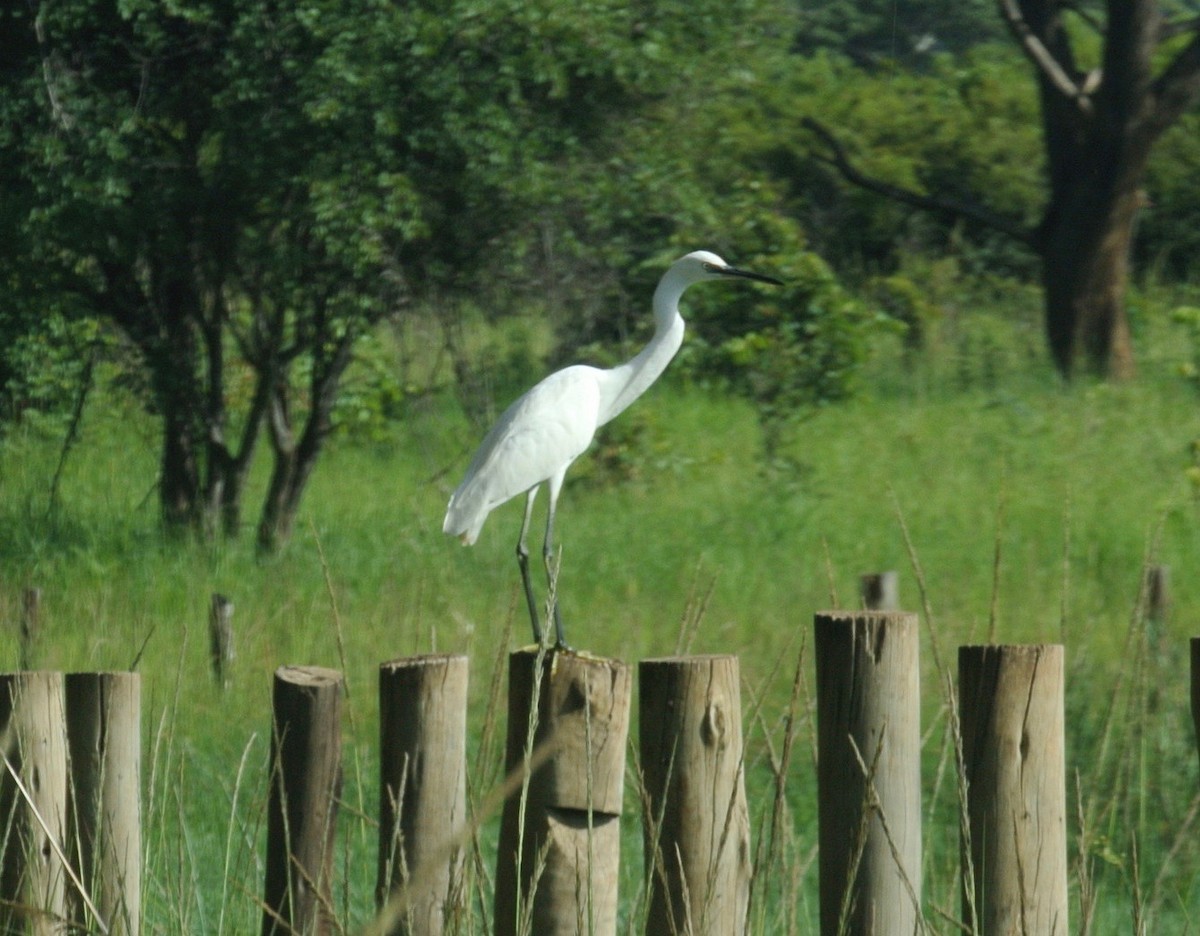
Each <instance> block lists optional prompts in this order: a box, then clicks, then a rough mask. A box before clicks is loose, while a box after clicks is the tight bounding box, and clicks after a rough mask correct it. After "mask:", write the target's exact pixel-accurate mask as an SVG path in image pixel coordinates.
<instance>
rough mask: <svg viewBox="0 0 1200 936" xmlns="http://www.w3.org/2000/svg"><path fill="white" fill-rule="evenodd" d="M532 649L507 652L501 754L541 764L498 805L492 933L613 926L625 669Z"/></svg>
mask: <svg viewBox="0 0 1200 936" xmlns="http://www.w3.org/2000/svg"><path fill="white" fill-rule="evenodd" d="M538 656H539V655H538V653H537V652H536V651H534V650H530V649H524V650H517V651H515V652H514V653H512V654H511V655H510V656H509V670H508V741H507V745H506V753H505V762H506V764H507V769H508V771H509V773H510V774H512V773H514V772H515V773H516V774H517V775H518V776H520V775H521V774H522V773H523V772H524V770H525V765H526V764H527V763H529V760H528V758H530V757H531V758H533V759H535V760H537V761H539V763H538V764H535V765H533V770H532V772H531V775H530V776H529V778H528V786H527V791H526V792H525V794H523V792H522V790H521V789H520V788H518V789H517V791H516V792H515V793H514V794H512V795H511V796H509V797H508V798H507V799H506V800H505V803H504V814H503V817H502V819H501V823H500V848H499V853H498V854H497V856H496V894H495V921H494V924H495V933H496V934H497V936H512V934H517V933H521V932H532V933H536V934H538V936H543V934H545V936H551V934H558V933H561V934H564V936H565V934H571V936H574V934H577V933H587V934H615V933H616V931H617V883H618V875H617V869H618V865H619V860H620V817H621V804H622V798H623V795H624V778H625V741H626V739H627V738H628V736H629V705H630V691H631V678H630V669H629V667H628V666H627V665H626V664H624V663H622V662H620V661H619V660H608V659H601V658H597V657H590V656H583V655H579V654H575V653H564V652H550V653H547V654H546V655H545V656H544V657H543V658H542V662H541V666H540V667H539V665H538ZM535 698H536V699H537V700H538V701H537V704H536V705H535V703H534V700H535ZM531 718H535V719H536V724H535V726H534V727H535V731H534V732H533V738H532V741H533V746H532V748H530V746H529V740H530V726H531V724H532V723H531ZM547 749H548V750H547ZM522 820H523V827H522ZM525 921H528V923H529V927H530V928H529V929H528V930H526V929H524V927H523V923H524V922H525Z"/></svg>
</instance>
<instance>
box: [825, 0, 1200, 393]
mask: <svg viewBox="0 0 1200 936" xmlns="http://www.w3.org/2000/svg"><path fill="white" fill-rule="evenodd" d="M1000 9H1001V12H1002V14H1003V17H1004V20H1005V22H1006V23H1007V25H1008V27H1009V29H1010V32H1011V33H1012V35H1013V37H1014V38H1015V39H1016V41H1017V42H1018V44H1019V46H1020V48H1021V49H1022V50H1023V52H1024V53H1025V55H1026V57H1027V58H1028V60H1029V62H1030V63H1031V65H1032V66H1033V69H1034V72H1035V74H1036V77H1037V85H1038V97H1039V101H1040V105H1041V123H1042V138H1043V147H1044V152H1045V171H1046V180H1047V190H1048V196H1047V198H1046V201H1045V203H1044V206H1043V209H1042V211H1041V214H1040V218H1039V220H1038V221H1037V223H1036V224H1034V225H1028V224H1026V223H1024V222H1023V220H1022V219H1020V218H1014V217H1012V216H1005V215H1003V214H1000V213H997V212H995V211H992V210H989V209H985V208H983V207H981V206H978V205H970V204H964V203H962V202H959V201H955V200H952V199H948V198H945V197H943V196H942V195H940V194H938V193H932V194H927V193H924V192H920V191H917V190H915V189H913V188H910V187H907V186H902V185H895V184H892V183H890V182H885V181H883V180H882V179H880V178H879V177H876V176H873V175H871V174H869V173H864V172H862V171H861V170H860V169H859V168H858V167H857V166H856V165H855V164H854V162H853V161H852V160H851V158H850V156H849V154H848V152H847V151H846V149H845V147H844V146H843V145H842V144H841V142H840V141H839V140H838V139H836V138H835V137H834V135H833V134H832V133H831V132H830V131H829V130H827V129H826V128H825V127H824V125H823V124H821V123H818V122H817V121H814V120H810V121H809V122H808V125H809V127H810V128H811V129H812V130H813V131H814V132H815V133H816V134H817V135H818V136H819V137H820V138H821V140H822V141H823V143H824V144H825V146H826V152H827V154H828V158H829V160H830V161H831V162H832V163H833V164H834V165H835V166H836V167H837V168H838V169H839V171H840V172H841V173H842V174H843V175H844V176H846V177H847V178H848V179H850V180H851V181H852V182H855V183H856V184H858V185H861V186H864V187H866V188H869V189H872V190H874V191H876V192H879V193H882V194H885V195H888V196H890V197H893V198H896V199H898V200H901V201H904V202H907V203H908V204H911V205H916V206H919V207H922V208H926V209H930V210H934V211H949V212H952V213H955V214H957V215H959V216H962V217H966V218H968V219H971V220H973V221H976V222H980V223H983V224H986V225H989V226H991V227H993V228H995V229H996V230H999V231H1002V232H1004V233H1005V234H1007V235H1009V236H1011V237H1013V238H1015V239H1017V240H1019V241H1020V242H1021V243H1023V244H1025V245H1026V246H1027V247H1028V248H1029V249H1030V250H1031V251H1033V252H1034V253H1035V254H1036V256H1037V257H1038V259H1039V260H1040V261H1041V266H1042V282H1043V287H1044V293H1045V322H1046V336H1047V341H1048V344H1049V347H1050V351H1051V354H1052V355H1053V357H1054V360H1055V362H1056V364H1057V366H1058V368H1059V370H1060V371H1061V372H1062V373H1063V374H1064V375H1066V376H1069V375H1071V374H1072V373H1073V372H1074V371H1075V370H1076V369H1077V366H1078V364H1079V363H1080V360H1081V359H1082V361H1083V363H1085V364H1086V366H1087V367H1088V368H1089V369H1090V370H1092V371H1096V372H1101V373H1107V374H1110V375H1113V376H1116V377H1124V376H1128V375H1130V374H1132V372H1133V369H1134V360H1133V348H1132V344H1131V340H1130V332H1129V323H1128V318H1127V315H1126V310H1125V287H1126V283H1127V279H1128V270H1129V257H1130V253H1131V247H1132V237H1133V232H1134V229H1135V226H1136V222H1137V219H1138V216H1139V213H1140V211H1141V208H1142V207H1143V204H1144V181H1145V178H1146V173H1147V167H1148V165H1149V162H1150V157H1151V153H1152V151H1153V149H1154V146H1155V144H1156V143H1157V142H1158V141H1159V139H1160V138H1161V137H1162V135H1163V134H1164V133H1165V132H1166V131H1167V130H1168V129H1170V128H1171V127H1172V126H1173V125H1174V124H1175V123H1177V122H1178V121H1179V120H1180V119H1181V118H1182V117H1183V115H1184V114H1185V113H1186V111H1187V110H1188V109H1189V108H1191V107H1192V106H1193V105H1194V104H1195V102H1196V100H1197V98H1200V19H1196V18H1187V19H1177V20H1174V21H1169V20H1168V19H1167V18H1166V17H1165V16H1164V12H1163V9H1162V7H1161V6H1160V4H1159V3H1158V2H1156V0H1122V2H1117V0H1110V2H1108V3H1106V4H1105V6H1104V15H1103V17H1095V18H1094V17H1093V16H1092V15H1091V11H1090V8H1076V7H1075V5H1073V4H1067V3H1063V2H1060V0H1002V2H1001V3H1000ZM1093 30H1095V31H1096V32H1098V33H1099V37H1100V42H1099V49H1098V51H1097V52H1096V54H1095V58H1094V60H1093V61H1092V64H1090V65H1088V64H1085V63H1086V62H1087V53H1088V50H1089V45H1094V43H1091V42H1090V39H1091V37H1092V36H1093V35H1094V33H1093V32H1092V31H1093Z"/></svg>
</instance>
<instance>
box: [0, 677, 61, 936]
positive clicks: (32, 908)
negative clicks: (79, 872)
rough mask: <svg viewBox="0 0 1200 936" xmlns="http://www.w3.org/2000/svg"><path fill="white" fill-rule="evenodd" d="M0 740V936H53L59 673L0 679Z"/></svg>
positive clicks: (57, 927) (57, 874)
mask: <svg viewBox="0 0 1200 936" xmlns="http://www.w3.org/2000/svg"><path fill="white" fill-rule="evenodd" d="M0 738H2V741H3V750H4V757H5V760H6V762H7V763H5V764H4V765H3V768H2V769H0V837H3V839H4V840H3V841H2V842H0V849H2V850H3V856H2V860H0V932H4V933H29V934H36V936H51V934H53V936H59V934H63V933H66V932H67V922H66V888H67V886H68V885H67V875H66V873H65V869H64V868H63V864H62V861H61V858H62V857H63V856H62V855H60V853H58V852H56V851H55V848H62V847H63V843H64V842H65V841H66V834H65V833H66V829H67V734H66V723H65V720H64V715H63V680H62V674H61V673H47V672H33V673H6V674H3V675H0ZM10 768H11V769H10ZM14 773H15V774H16V777H14V776H13V774H14ZM18 779H19V786H18ZM52 842H53V844H51V843H52Z"/></svg>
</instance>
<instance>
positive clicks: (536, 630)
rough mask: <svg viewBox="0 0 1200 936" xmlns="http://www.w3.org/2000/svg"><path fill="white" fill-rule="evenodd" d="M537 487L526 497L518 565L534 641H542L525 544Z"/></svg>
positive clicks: (518, 545) (527, 549)
mask: <svg viewBox="0 0 1200 936" xmlns="http://www.w3.org/2000/svg"><path fill="white" fill-rule="evenodd" d="M536 496H537V488H536V487H535V488H531V489H530V491H529V493H528V494H527V495H526V497H525V519H524V520H522V521H521V536H520V538H519V539H518V540H517V565H518V566H520V567H521V584H522V585H523V586H524V588H525V602H526V604H528V605H529V623H530V624H532V625H533V640H534V643H539V644H540V643H541V642H542V626H541V624H540V623H539V622H538V612H537V599H536V598H534V597H533V584H532V583H531V582H530V581H529V547H528V546H526V545H525V534H526V533H528V532H529V518H530V517H531V516H532V515H533V499H534V497H536Z"/></svg>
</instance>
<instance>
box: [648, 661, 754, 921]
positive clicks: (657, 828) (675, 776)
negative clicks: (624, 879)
mask: <svg viewBox="0 0 1200 936" xmlns="http://www.w3.org/2000/svg"><path fill="white" fill-rule="evenodd" d="M638 685H639V690H640V697H641V702H640V706H639V712H640V715H639V717H640V734H641V743H640V745H639V748H640V751H641V761H642V764H641V766H642V772H643V780H644V783H645V791H644V802H643V812H644V815H643V819H642V822H643V832H644V835H643V843H644V856H645V867H646V876H647V879H648V885H649V904H650V906H649V917H648V920H647V924H646V932H647V933H651V934H659V933H680V934H685V933H686V934H690V936H701V934H711V936H730V934H739V933H743V932H745V927H746V910H747V902H748V900H749V897H750V875H751V865H750V820H749V814H748V811H747V808H746V791H745V782H744V768H745V765H744V763H743V750H742V713H741V700H740V683H739V673H738V658H737V657H736V656H689V657H669V658H665V659H657V660H643V661H642V663H641V665H640V667H639V671H638Z"/></svg>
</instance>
